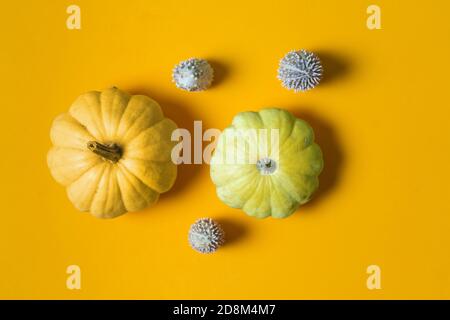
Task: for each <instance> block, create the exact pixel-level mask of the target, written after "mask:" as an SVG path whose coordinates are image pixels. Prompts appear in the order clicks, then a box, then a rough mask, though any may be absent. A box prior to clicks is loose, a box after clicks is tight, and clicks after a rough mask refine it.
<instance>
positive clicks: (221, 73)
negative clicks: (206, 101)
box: [208, 59, 229, 88]
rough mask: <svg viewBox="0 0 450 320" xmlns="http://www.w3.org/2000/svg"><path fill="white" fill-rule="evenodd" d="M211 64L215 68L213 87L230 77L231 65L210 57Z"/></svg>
mask: <svg viewBox="0 0 450 320" xmlns="http://www.w3.org/2000/svg"><path fill="white" fill-rule="evenodd" d="M208 62H209V64H210V65H211V67H212V68H213V70H214V79H213V82H212V85H211V88H214V87H215V86H218V85H220V84H222V82H223V81H224V80H225V79H226V78H227V77H228V74H229V67H228V66H227V65H226V64H225V63H223V62H221V61H218V60H215V59H208Z"/></svg>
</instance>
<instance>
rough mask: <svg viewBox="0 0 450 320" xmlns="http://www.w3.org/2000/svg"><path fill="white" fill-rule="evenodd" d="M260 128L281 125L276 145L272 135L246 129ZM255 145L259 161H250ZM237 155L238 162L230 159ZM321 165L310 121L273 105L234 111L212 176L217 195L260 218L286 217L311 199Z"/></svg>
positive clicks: (219, 147)
mask: <svg viewBox="0 0 450 320" xmlns="http://www.w3.org/2000/svg"><path fill="white" fill-rule="evenodd" d="M260 129H262V130H263V131H262V132H264V130H266V132H267V135H268V136H269V134H271V133H270V132H271V130H272V129H276V130H277V132H278V139H277V141H278V143H277V148H272V142H273V141H271V139H270V136H269V137H268V138H267V143H263V144H261V143H260V142H259V141H258V139H259V138H258V135H250V134H245V132H246V131H248V130H260ZM230 137H237V138H238V139H240V141H239V142H238V141H236V140H235V139H232V138H230ZM274 141H275V139H274ZM273 146H275V143H274V144H273ZM252 147H253V150H254V151H256V152H254V155H253V157H254V158H255V163H252V162H251V161H250V159H251V157H252V156H250V155H249V152H250V150H251V149H252ZM275 151H277V152H275ZM230 155H232V156H230ZM233 157H235V162H234V163H233V162H230V161H227V160H226V159H227V158H229V159H232V158H233ZM322 167H323V159H322V152H321V150H320V147H319V146H318V145H317V144H316V143H315V142H314V132H313V130H312V128H311V127H310V126H309V125H308V123H306V122H305V121H303V120H301V119H297V118H296V117H294V116H293V115H292V114H291V113H290V112H288V111H285V110H281V109H277V108H270V109H263V110H261V111H259V112H242V113H239V114H238V115H236V116H235V117H234V119H233V122H232V124H231V126H229V127H228V128H226V129H225V130H224V131H223V132H222V134H221V135H220V137H219V140H218V142H217V147H216V150H215V152H214V154H213V157H212V158H211V178H212V180H213V182H214V184H215V185H216V188H217V189H216V191H217V195H218V197H219V198H220V199H221V200H222V201H223V202H224V203H225V204H227V205H229V206H230V207H232V208H239V209H242V210H244V211H245V212H246V213H247V214H248V215H250V216H254V217H257V218H265V217H269V216H272V217H275V218H285V217H288V216H289V215H291V214H292V213H294V212H295V210H297V208H298V207H299V206H300V205H302V204H304V203H306V202H307V201H309V199H310V198H311V196H312V194H313V193H314V191H315V190H316V189H317V187H318V185H319V179H318V175H319V174H320V172H321V171H322Z"/></svg>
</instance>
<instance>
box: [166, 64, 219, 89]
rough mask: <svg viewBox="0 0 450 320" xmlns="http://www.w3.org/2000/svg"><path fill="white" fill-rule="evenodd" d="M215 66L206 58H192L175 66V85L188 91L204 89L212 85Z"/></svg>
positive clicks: (173, 74)
mask: <svg viewBox="0 0 450 320" xmlns="http://www.w3.org/2000/svg"><path fill="white" fill-rule="evenodd" d="M213 77H214V71H213V68H212V67H211V66H210V65H209V63H208V61H206V60H204V59H197V58H191V59H188V60H185V61H182V62H180V63H179V64H177V65H176V66H175V68H174V69H173V73H172V80H173V82H174V83H175V85H176V86H177V87H178V88H180V89H183V90H187V91H202V90H206V89H208V88H209V87H210V86H211V83H212V80H213Z"/></svg>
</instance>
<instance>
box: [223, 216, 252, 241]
mask: <svg viewBox="0 0 450 320" xmlns="http://www.w3.org/2000/svg"><path fill="white" fill-rule="evenodd" d="M216 221H217V222H218V223H219V224H220V225H221V226H222V229H223V231H224V232H225V244H224V246H228V245H232V244H233V243H235V242H239V241H240V240H242V239H243V238H245V236H246V235H247V234H248V230H247V228H246V227H245V226H244V225H243V224H240V223H238V222H236V221H235V220H231V219H228V218H218V219H216Z"/></svg>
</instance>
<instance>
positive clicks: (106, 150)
mask: <svg viewBox="0 0 450 320" xmlns="http://www.w3.org/2000/svg"><path fill="white" fill-rule="evenodd" d="M87 148H88V149H89V150H91V151H92V152H94V153H95V154H98V155H99V156H100V157H102V158H104V159H105V160H109V161H111V162H112V163H116V162H117V161H119V160H120V158H121V157H122V149H121V148H120V147H119V146H118V145H116V144H108V145H106V144H101V143H99V142H97V141H89V142H88V143H87Z"/></svg>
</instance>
